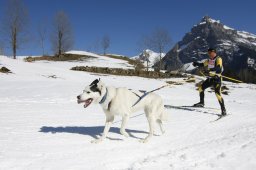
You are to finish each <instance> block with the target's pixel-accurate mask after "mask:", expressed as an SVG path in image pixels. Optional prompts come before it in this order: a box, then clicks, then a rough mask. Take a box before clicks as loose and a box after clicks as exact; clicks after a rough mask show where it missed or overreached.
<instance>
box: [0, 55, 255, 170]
mask: <svg viewBox="0 0 256 170" xmlns="http://www.w3.org/2000/svg"><path fill="white" fill-rule="evenodd" d="M96 61H97V59H95V60H94V61H91V65H98V66H102V65H104V63H102V62H104V61H106V60H98V62H96ZM89 62H90V61H89ZM109 62H110V61H109ZM0 63H1V65H0V66H5V67H7V68H9V69H10V70H11V71H12V72H13V74H2V73H0V169H1V170H2V169H3V170H6V169H8V170H12V169H13V170H14V169H15V170H35V169H46V170H56V169H72V170H77V169H81V170H85V169H89V170H92V169H95V170H99V169H109V170H110V169H111V170H112V169H117V170H124V169H145V170H149V169H175V170H176V169H178V170H179V169H180V170H181V169H202V170H207V169H212V170H216V169H225V170H234V169H239V170H240V169H244V170H249V169H256V157H255V155H256V149H255V148H256V115H255V114H256V113H255V110H256V106H255V99H256V86H255V85H250V84H232V83H227V82H225V84H226V85H227V86H228V87H229V88H230V91H231V93H230V95H228V96H224V99H225V103H226V107H227V111H228V113H229V114H231V115H229V116H227V117H225V118H223V119H221V120H219V121H217V122H214V123H210V121H212V120H215V119H216V118H217V116H216V115H215V114H217V113H219V112H220V111H219V110H216V109H197V110H193V109H190V110H189V109H186V110H181V109H168V110H167V111H168V114H169V121H168V122H165V123H164V125H165V129H166V133H165V134H164V135H160V136H159V135H158V134H160V131H159V130H158V129H157V130H156V136H154V137H153V138H152V140H151V141H149V142H148V143H145V144H143V143H140V142H139V139H141V138H144V137H145V136H146V135H147V132H148V124H147V120H146V117H145V116H144V115H143V114H142V113H143V112H142V111H141V112H138V113H135V114H134V115H132V117H131V118H130V120H129V123H128V127H127V131H128V132H129V134H130V137H129V138H125V137H124V136H121V135H120V133H119V127H120V124H121V122H120V118H119V117H116V119H115V121H114V124H113V125H112V128H111V129H110V133H109V136H108V138H107V139H106V141H104V142H103V143H100V144H92V143H91V142H90V141H91V140H93V139H95V138H96V137H98V136H99V135H100V134H101V132H102V131H103V127H104V122H105V116H104V113H103V112H102V110H101V108H100V107H99V106H98V105H91V106H89V107H88V108H86V109H84V108H83V106H81V105H78V104H77V102H76V96H77V95H78V94H80V93H81V92H82V90H83V88H84V87H85V85H88V84H89V83H91V82H92V81H93V80H94V79H96V78H99V77H100V78H101V79H102V80H103V81H104V82H105V84H107V85H111V86H116V87H127V88H131V89H144V90H152V89H155V88H158V87H160V86H162V85H164V84H165V81H166V80H156V79H146V78H139V77H122V76H110V75H102V74H101V75H99V74H92V73H86V72H77V71H71V70H69V69H70V67H72V66H76V65H78V64H81V65H87V64H89V63H88V62H87V63H78V62H46V61H45V62H44V61H41V62H35V63H25V62H23V61H22V60H12V59H9V58H6V57H3V56H0ZM114 65H116V66H120V65H119V63H116V64H114V63H113V66H114ZM49 75H56V77H57V78H48V76H49ZM171 80H173V81H178V80H179V79H171ZM156 93H158V94H159V95H161V96H162V98H163V99H164V103H165V105H172V106H181V105H191V104H193V103H195V102H197V101H198V100H199V97H198V92H197V91H196V90H195V87H194V84H184V85H181V86H170V87H167V88H164V89H161V90H159V91H156ZM206 106H207V107H212V108H219V106H218V102H217V99H216V97H215V95H214V94H213V93H209V92H208V91H207V92H206Z"/></svg>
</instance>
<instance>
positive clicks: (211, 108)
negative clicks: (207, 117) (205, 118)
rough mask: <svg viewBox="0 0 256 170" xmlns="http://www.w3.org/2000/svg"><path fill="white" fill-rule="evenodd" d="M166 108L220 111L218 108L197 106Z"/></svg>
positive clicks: (171, 106) (169, 106) (167, 106)
mask: <svg viewBox="0 0 256 170" xmlns="http://www.w3.org/2000/svg"><path fill="white" fill-rule="evenodd" d="M164 107H166V108H173V109H183V110H191V111H193V110H196V109H205V110H216V111H220V109H218V108H213V107H196V106H173V105H165V106H164Z"/></svg>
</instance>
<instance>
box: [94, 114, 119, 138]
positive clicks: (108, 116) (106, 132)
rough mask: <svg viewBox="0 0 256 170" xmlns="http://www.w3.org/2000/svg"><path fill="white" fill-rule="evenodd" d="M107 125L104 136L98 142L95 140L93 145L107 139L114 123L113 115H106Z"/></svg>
mask: <svg viewBox="0 0 256 170" xmlns="http://www.w3.org/2000/svg"><path fill="white" fill-rule="evenodd" d="M106 116H107V117H106V123H105V127H104V131H103V134H102V136H101V137H100V138H99V139H96V140H93V141H92V143H99V142H102V141H103V140H104V139H105V138H106V137H107V134H108V132H109V129H110V127H111V125H112V123H113V121H114V116H112V115H107V114H106Z"/></svg>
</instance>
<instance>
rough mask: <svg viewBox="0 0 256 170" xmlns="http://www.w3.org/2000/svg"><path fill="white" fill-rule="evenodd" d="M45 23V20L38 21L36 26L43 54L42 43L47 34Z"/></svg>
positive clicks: (43, 47)
mask: <svg viewBox="0 0 256 170" xmlns="http://www.w3.org/2000/svg"><path fill="white" fill-rule="evenodd" d="M45 25H46V24H45V22H40V23H39V26H38V35H39V43H40V46H41V48H42V53H43V55H45V46H44V43H45V40H46V36H47V28H46V26H45Z"/></svg>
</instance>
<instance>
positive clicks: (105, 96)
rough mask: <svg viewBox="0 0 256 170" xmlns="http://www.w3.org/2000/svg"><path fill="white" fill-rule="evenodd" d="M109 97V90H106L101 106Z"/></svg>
mask: <svg viewBox="0 0 256 170" xmlns="http://www.w3.org/2000/svg"><path fill="white" fill-rule="evenodd" d="M107 95H108V89H107V88H106V93H105V94H104V96H103V97H102V99H101V101H100V102H99V104H102V103H104V102H105V101H106V99H107Z"/></svg>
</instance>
